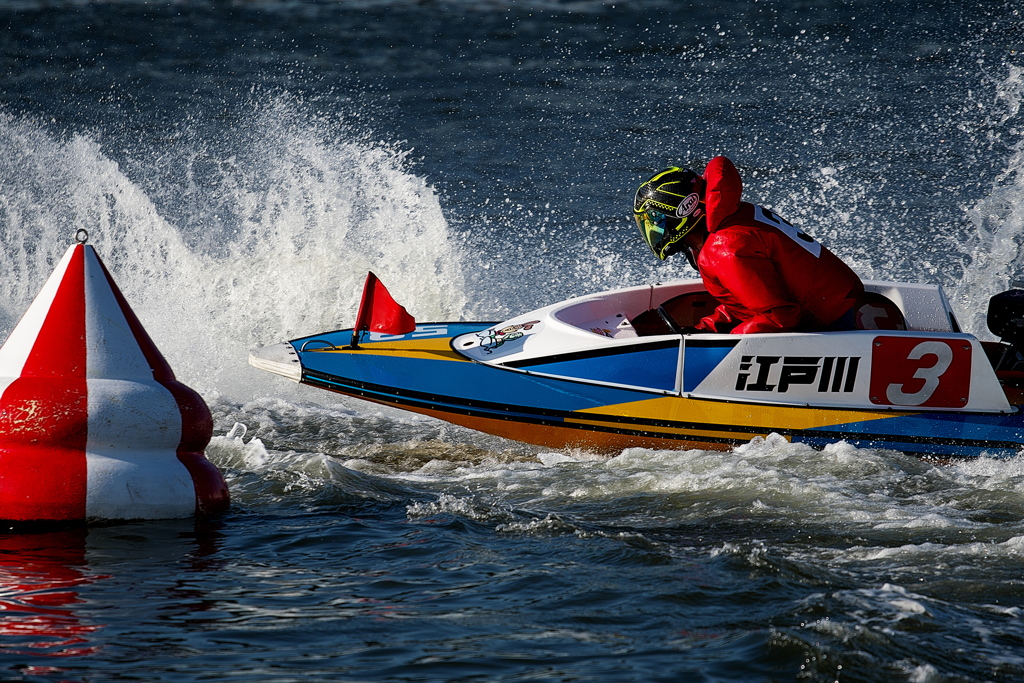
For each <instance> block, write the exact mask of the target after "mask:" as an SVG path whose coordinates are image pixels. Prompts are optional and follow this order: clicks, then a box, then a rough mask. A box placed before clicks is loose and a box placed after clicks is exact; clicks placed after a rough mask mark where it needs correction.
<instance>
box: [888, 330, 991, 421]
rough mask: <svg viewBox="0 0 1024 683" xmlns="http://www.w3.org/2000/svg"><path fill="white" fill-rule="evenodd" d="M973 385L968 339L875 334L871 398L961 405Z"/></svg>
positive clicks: (904, 403)
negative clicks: (879, 335) (877, 335)
mask: <svg viewBox="0 0 1024 683" xmlns="http://www.w3.org/2000/svg"><path fill="white" fill-rule="evenodd" d="M970 388H971V344H970V342H968V341H965V340H959V339H950V340H938V339H921V338H920V337H875V339H874V342H873V344H872V354H871V394H870V397H871V402H872V403H875V404H879V405H892V406H922V407H929V408H962V407H963V406H965V405H967V401H968V399H969V397H970Z"/></svg>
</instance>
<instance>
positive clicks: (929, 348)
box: [885, 341, 953, 406]
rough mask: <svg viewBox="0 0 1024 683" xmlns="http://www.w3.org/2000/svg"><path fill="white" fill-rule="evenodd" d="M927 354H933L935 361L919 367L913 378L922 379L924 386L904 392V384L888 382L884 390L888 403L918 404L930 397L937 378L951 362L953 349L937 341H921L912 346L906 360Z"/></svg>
mask: <svg viewBox="0 0 1024 683" xmlns="http://www.w3.org/2000/svg"><path fill="white" fill-rule="evenodd" d="M929 354H931V355H933V356H935V363H934V364H932V365H929V366H925V367H920V368H918V369H917V372H915V373H914V379H923V380H924V386H923V387H921V388H920V389H919V390H918V391H914V392H911V393H906V392H905V391H903V387H905V386H906V384H890V385H889V387H888V388H887V389H886V390H885V397H886V398H887V399H889V402H890V403H892V404H893V405H898V406H919V405H921V404H922V403H924V402H925V401H927V400H928V399H929V398H931V397H932V394H933V393H935V390H936V389H937V388H938V386H939V378H940V377H942V373H944V372H945V371H946V370H947V369H948V368H949V365H950V363H952V362H953V349H951V348H949V345H948V344H944V343H942V342H939V341H926V342H921V343H920V344H918V345H917V346H915V347H914V348H913V350H912V351H911V352H910V355H909V356H907V360H920V359H921V358H923V357H924V356H927V355H929Z"/></svg>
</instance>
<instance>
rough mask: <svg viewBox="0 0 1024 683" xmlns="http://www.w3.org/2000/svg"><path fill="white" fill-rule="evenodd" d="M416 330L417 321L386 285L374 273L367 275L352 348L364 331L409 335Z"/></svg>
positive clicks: (354, 329)
mask: <svg viewBox="0 0 1024 683" xmlns="http://www.w3.org/2000/svg"><path fill="white" fill-rule="evenodd" d="M415 329H416V319H415V318H413V317H412V316H411V315H409V311H407V310H405V307H404V306H402V305H401V304H399V303H398V302H397V301H395V300H394V299H393V298H391V294H390V293H389V292H388V290H387V288H386V287H385V286H384V284H383V283H382V282H381V281H380V280H379V279H377V276H376V275H374V274H373V273H367V274H366V283H365V284H364V285H363V298H362V299H361V300H360V302H359V313H358V314H357V315H356V324H355V327H353V328H352V347H353V348H354V347H355V346H356V344H357V342H358V339H359V333H360V332H362V331H363V330H370V331H371V332H383V333H385V334H408V333H410V332H412V331H413V330H415Z"/></svg>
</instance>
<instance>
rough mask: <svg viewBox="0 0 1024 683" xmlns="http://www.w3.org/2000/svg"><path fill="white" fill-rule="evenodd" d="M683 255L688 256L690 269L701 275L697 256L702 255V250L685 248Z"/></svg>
mask: <svg viewBox="0 0 1024 683" xmlns="http://www.w3.org/2000/svg"><path fill="white" fill-rule="evenodd" d="M683 253H684V254H686V260H687V261H689V263H690V267H691V268H693V269H694V270H696V271H697V272H698V273H700V268H698V267H697V254H699V253H700V249H699V248H697V249H694V248H693V247H686V246H684V247H683Z"/></svg>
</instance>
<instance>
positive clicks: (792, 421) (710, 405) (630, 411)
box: [575, 396, 914, 435]
mask: <svg viewBox="0 0 1024 683" xmlns="http://www.w3.org/2000/svg"><path fill="white" fill-rule="evenodd" d="M575 412H576V414H582V413H599V414H602V415H610V416H614V417H628V418H637V419H646V420H665V421H672V422H697V423H704V424H720V425H731V426H735V427H750V428H755V429H757V428H762V429H771V428H774V429H816V428H822V427H833V426H835V425H842V424H850V423H853V422H865V421H868V420H880V419H885V418H891V417H895V416H897V415H912V414H914V413H906V412H897V411H892V410H844V409H821V408H811V407H797V406H777V405H774V406H773V405H768V404H763V403H759V404H750V403H730V402H727V401H708V400H702V399H694V398H683V397H680V396H665V397H658V398H651V399H647V400H644V401H634V402H632V403H620V404H617V405H609V406H601V407H599V408H584V409H582V410H577V411H575ZM766 425H771V427H767V426H766ZM665 431H678V430H665ZM685 431H686V430H683V431H681V433H684V432H685ZM707 434H708V435H710V434H711V433H710V432H708V433H707Z"/></svg>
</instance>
